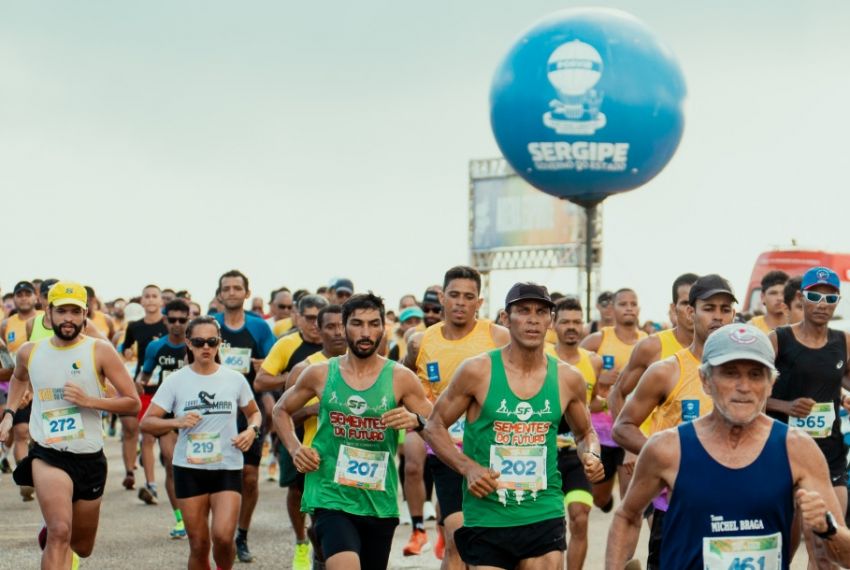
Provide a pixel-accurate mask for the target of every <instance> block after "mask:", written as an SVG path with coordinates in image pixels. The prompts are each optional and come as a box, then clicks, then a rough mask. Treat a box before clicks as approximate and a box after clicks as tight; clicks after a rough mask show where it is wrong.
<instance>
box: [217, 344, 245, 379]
mask: <svg viewBox="0 0 850 570" xmlns="http://www.w3.org/2000/svg"><path fill="white" fill-rule="evenodd" d="M221 364H222V366H225V367H226V368H230V369H231V370H235V371H236V372H241V373H242V374H248V373H249V372H250V371H251V349H250V348H237V347H235V346H228V347H225V346H222V347H221Z"/></svg>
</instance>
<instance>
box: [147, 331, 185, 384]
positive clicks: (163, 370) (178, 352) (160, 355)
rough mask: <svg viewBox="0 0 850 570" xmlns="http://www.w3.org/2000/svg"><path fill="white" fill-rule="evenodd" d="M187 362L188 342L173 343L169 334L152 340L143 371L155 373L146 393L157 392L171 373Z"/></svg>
mask: <svg viewBox="0 0 850 570" xmlns="http://www.w3.org/2000/svg"><path fill="white" fill-rule="evenodd" d="M185 364H186V343H181V344H177V345H175V344H171V343H170V342H168V336H167V335H166V336H164V337H162V338H158V339H156V340H154V341H152V342H151V343H150V344H149V345H148V348H147V349H146V350H145V360H144V364H143V365H142V372H144V373H146V374H151V375H153V376H152V377H151V381H150V382H149V383H148V385H147V386H145V394H156V390H157V388H159V387H160V386H161V385H162V382H163V380H165V379H166V378H167V377H168V375H169V374H171V373H172V372H174V371H175V370H179V369H181V368H183V366H184V365H185Z"/></svg>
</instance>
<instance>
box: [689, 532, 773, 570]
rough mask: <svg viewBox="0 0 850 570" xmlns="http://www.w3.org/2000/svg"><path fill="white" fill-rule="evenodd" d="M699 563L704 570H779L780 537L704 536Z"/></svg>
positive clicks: (771, 535)
mask: <svg viewBox="0 0 850 570" xmlns="http://www.w3.org/2000/svg"><path fill="white" fill-rule="evenodd" d="M702 560H703V566H704V567H705V569H706V570H780V568H782V535H781V534H780V533H778V532H777V533H776V534H770V535H765V536H724V537H717V538H712V537H706V538H703V540H702Z"/></svg>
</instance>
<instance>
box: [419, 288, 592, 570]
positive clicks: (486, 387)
mask: <svg viewBox="0 0 850 570" xmlns="http://www.w3.org/2000/svg"><path fill="white" fill-rule="evenodd" d="M552 307H553V303H552V300H551V298H550V297H549V293H548V292H547V290H546V288H545V287H543V286H541V285H537V284H534V283H517V284H516V285H514V286H513V287H511V290H510V291H509V292H508V295H507V299H506V301H505V311H506V315H507V321H508V329H509V331H510V335H511V341H510V343H509V344H508V345H507V346H504V347H503V348H501V349H497V350H494V351H491V352H487V353H484V354H482V355H480V356H476V357H474V358H470V359H468V360H466V361H464V363H463V364H462V365H461V366H460V367H459V368H458V370H457V372H456V373H455V375H454V378H452V380H451V383H450V385H449V387H448V388H447V389H446V391H445V392H443V394H442V395H441V396H440V398H439V399H438V400H437V402H436V404H435V405H434V411H433V413H432V414H431V417H430V418H429V420H428V425H427V427H426V429H425V439H426V441H428V443H430V444H431V447H432V448H433V449H434V452H435V453H436V454H437V456H438V457H439V458H440V459H441V460H442V461H444V462H445V463H446V464H448V465H449V466H450V467H451V468H452V469H454V470H455V471H457V472H458V473H461V474H462V475H463V476H464V478H465V480H466V489H464V496H463V517H464V526H463V527H462V528H461V529H460V530H458V531H457V532H456V533H455V543H456V544H457V548H458V551H459V552H460V555H461V558H462V559H463V561H464V562H465V563H466V564H468V565H469V566H470V567H472V568H511V569H513V568H517V567H518V566H520V564H522V567H523V568H528V569H532V568H533V569H552V570H555V569H560V568H562V567H563V556H564V550H566V537H565V535H566V528H565V521H564V497H563V493H562V492H561V475H560V473H559V472H558V448H557V443H556V437H557V432H558V424H559V422H560V419H561V416H562V415H566V419H567V421H568V423H569V424H570V426H571V427H572V430H573V433H574V434H575V438H576V443H577V444H578V453H579V457H581V459H582V464H583V466H584V470H585V473H586V474H587V478H588V480H590V481H591V482H595V481H599V480H600V479H602V477H603V475H604V469H603V467H602V463H601V461H600V459H599V440H598V438H597V436H596V433H595V432H594V431H593V428H592V427H591V425H590V415H589V413H588V410H587V404H586V399H585V398H586V396H585V382H584V379H583V378H582V375H581V373H580V372H579V371H578V370H576V369H575V368H574V367H573V366H571V365H569V364H567V363H565V362H561V361H559V360H557V359H556V358H554V357H551V356H547V355H546V354H544V352H543V348H544V338H545V336H546V331H547V330H548V328H549V325H550V324H551V321H552ZM463 414H466V437H465V439H464V449H463V451H462V452H461V451H460V450H458V448H457V447H456V446H455V445H454V444H453V443H452V440H451V437H450V436H449V433H448V430H447V427H448V426H450V425H452V423H454V422H455V421H456V420H457V419H458V418H459V417H461V416H462V415H463Z"/></svg>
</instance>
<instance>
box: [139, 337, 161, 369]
mask: <svg viewBox="0 0 850 570" xmlns="http://www.w3.org/2000/svg"><path fill="white" fill-rule="evenodd" d="M157 350H159V343H158V342H156V341H154V342H152V343H150V344H149V345H148V347H147V348H146V349H145V363H144V364H143V365H142V372H144V373H145V374H153V371H154V369H155V368H156V352H157Z"/></svg>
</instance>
